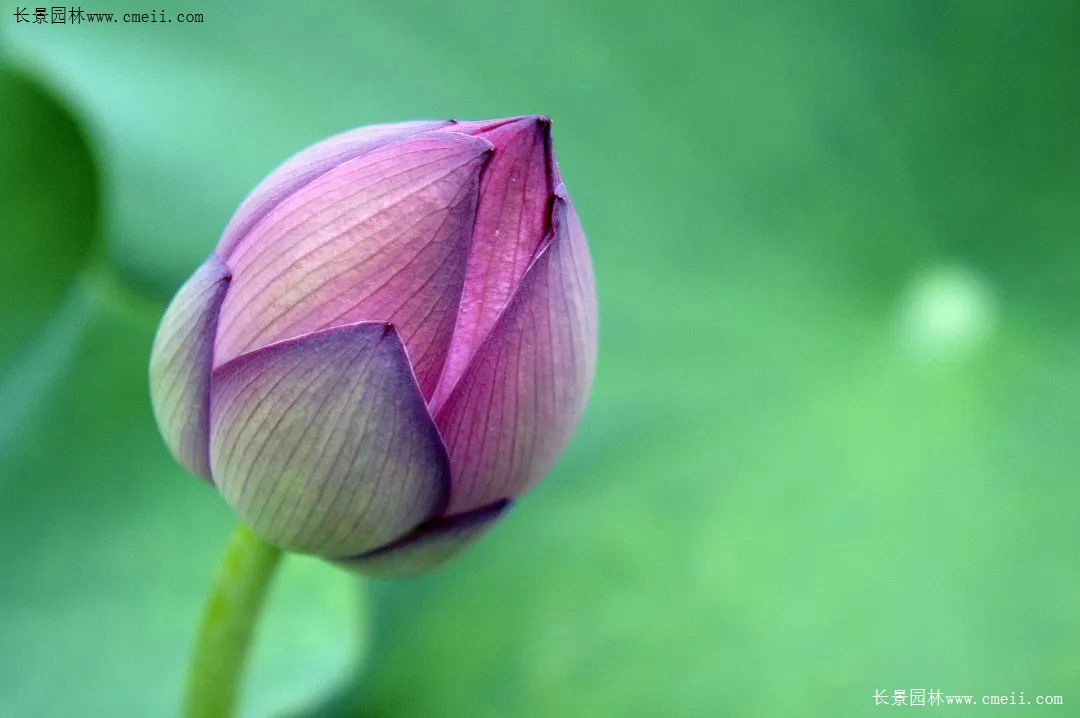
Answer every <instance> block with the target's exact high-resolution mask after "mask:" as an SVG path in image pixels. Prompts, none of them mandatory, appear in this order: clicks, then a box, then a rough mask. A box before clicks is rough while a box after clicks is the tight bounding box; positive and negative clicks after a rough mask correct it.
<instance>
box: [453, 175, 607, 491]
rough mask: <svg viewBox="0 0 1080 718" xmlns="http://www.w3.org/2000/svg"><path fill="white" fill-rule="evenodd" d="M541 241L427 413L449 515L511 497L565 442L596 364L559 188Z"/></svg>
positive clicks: (590, 296)
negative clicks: (446, 457)
mask: <svg viewBox="0 0 1080 718" xmlns="http://www.w3.org/2000/svg"><path fill="white" fill-rule="evenodd" d="M556 194H557V198H556V201H555V207H554V211H553V220H554V221H553V224H554V226H553V233H554V236H553V238H552V241H551V243H550V244H549V245H548V246H547V247H545V248H544V249H543V250H541V253H540V255H539V256H538V257H537V259H536V261H535V262H534V263H533V265H532V266H531V267H530V268H529V270H528V271H527V272H526V274H525V278H524V279H523V280H522V282H521V286H520V287H519V288H518V292H517V294H515V295H514V298H513V299H512V300H511V302H510V304H509V305H508V306H507V308H506V311H505V313H504V314H503V315H502V316H501V317H500V318H499V320H498V322H497V323H496V325H495V328H494V329H493V330H492V332H491V334H489V335H488V337H487V338H486V339H485V340H484V342H483V344H482V345H481V347H480V349H479V350H478V351H477V353H476V355H475V357H474V358H473V360H472V362H471V364H470V365H469V367H468V369H467V370H466V371H465V373H464V374H463V375H462V377H461V380H460V381H459V382H458V383H457V385H456V386H455V387H454V388H453V390H452V391H451V392H450V395H449V398H448V399H447V400H446V402H445V404H443V405H442V406H441V407H440V408H439V409H438V411H437V413H436V423H437V424H438V426H439V429H440V431H441V432H442V435H443V439H444V441H445V442H446V446H447V450H448V451H449V452H450V464H451V467H452V476H453V487H452V489H451V503H450V509H449V510H450V512H451V513H457V512H461V511H468V510H469V509H472V508H476V507H478V506H483V505H485V504H488V503H490V502H492V501H495V500H496V499H498V498H500V497H504V496H510V497H515V496H517V495H519V494H520V493H521V492H522V491H524V490H526V489H527V488H529V487H530V486H531V485H532V484H534V483H535V482H536V481H537V480H538V479H540V477H542V476H543V475H544V474H545V473H546V472H547V471H548V470H549V469H550V467H551V465H552V464H553V463H554V461H555V459H556V458H557V456H558V455H559V453H560V452H561V451H562V449H563V448H564V447H565V445H566V443H567V442H568V441H569V439H570V436H571V434H572V433H573V431H574V429H575V427H576V425H577V422H578V420H579V418H580V417H581V414H582V412H583V411H584V408H585V401H586V398H587V396H588V392H589V387H590V386H591V384H592V378H593V373H594V371H595V366H596V291H595V285H594V280H593V272H592V263H591V260H590V257H589V250H588V247H587V245H586V244H585V235H584V232H583V231H582V229H581V224H580V222H579V221H578V217H577V213H576V212H575V211H574V208H573V205H572V204H571V203H570V200H569V198H568V197H566V195H565V191H564V189H563V188H562V187H560V188H559V189H557V190H556Z"/></svg>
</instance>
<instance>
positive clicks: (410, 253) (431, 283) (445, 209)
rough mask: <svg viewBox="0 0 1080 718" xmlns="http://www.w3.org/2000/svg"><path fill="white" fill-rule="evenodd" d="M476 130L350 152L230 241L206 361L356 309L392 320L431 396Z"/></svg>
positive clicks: (466, 234) (473, 187) (470, 184)
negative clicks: (214, 340)
mask: <svg viewBox="0 0 1080 718" xmlns="http://www.w3.org/2000/svg"><path fill="white" fill-rule="evenodd" d="M491 151H492V146H491V144H490V143H489V142H487V141H486V140H483V139H480V138H476V137H469V136H467V135H461V134H456V133H442V132H437V133H426V134H421V135H414V136H411V137H407V138H405V139H401V140H398V141H396V142H394V143H392V144H389V145H386V146H383V147H378V148H376V149H373V150H371V151H369V152H367V153H365V154H363V155H362V156H360V157H357V158H356V159H353V160H349V161H347V162H345V163H343V164H341V165H339V166H337V167H335V168H334V169H332V170H330V171H328V172H326V173H325V174H323V175H322V176H320V177H319V178H318V179H316V180H313V181H312V182H310V183H309V184H307V185H306V186H304V187H303V188H302V189H300V190H298V191H296V192H295V193H293V194H292V195H290V196H289V197H287V198H286V199H284V200H283V201H282V202H281V203H280V204H278V205H277V206H276V207H274V209H272V210H271V211H270V212H269V213H268V214H267V215H266V216H265V217H263V219H262V220H261V221H260V222H259V223H258V224H257V225H256V226H255V227H254V228H252V230H251V231H250V232H249V233H248V234H247V235H246V236H245V237H244V238H243V239H242V240H241V241H240V243H239V244H238V245H237V246H236V248H235V250H234V251H233V253H232V255H231V256H230V257H229V259H228V263H229V267H230V268H231V269H232V272H233V282H232V287H231V289H230V292H229V296H228V297H227V298H226V300H225V303H224V305H223V306H222V308H221V322H220V325H219V329H218V344H217V361H218V362H219V363H220V362H223V361H227V360H228V359H230V358H232V357H235V356H237V355H239V354H242V353H244V352H247V351H251V350H252V349H255V348H257V347H260V346H263V345H265V344H268V343H271V342H275V341H280V340H282V339H287V338H290V337H295V336H300V335H302V334H306V333H308V332H313V331H318V330H321V329H326V328H328V327H333V326H340V325H343V324H351V323H354V322H359V321H388V322H392V323H393V324H394V326H395V327H396V328H397V330H398V331H399V332H400V334H401V337H402V339H403V340H404V342H405V346H406V348H407V349H408V352H409V356H410V358H411V360H412V364H413V367H414V369H415V371H416V376H417V379H418V381H419V382H420V386H421V389H422V391H423V393H424V396H425V397H427V396H430V395H431V393H432V392H433V391H434V389H435V384H436V383H437V382H438V378H439V374H440V373H441V371H442V367H443V363H444V361H445V358H446V352H447V349H448V347H449V344H450V337H451V333H452V332H453V327H454V321H455V317H456V313H457V308H458V302H459V300H460V297H461V287H462V283H463V281H464V276H465V264H466V259H467V255H468V249H469V243H470V237H471V233H472V226H473V220H474V216H475V213H476V202H477V195H478V189H479V177H480V170H481V168H482V167H483V166H484V164H485V162H487V160H488V157H489V155H490V154H491Z"/></svg>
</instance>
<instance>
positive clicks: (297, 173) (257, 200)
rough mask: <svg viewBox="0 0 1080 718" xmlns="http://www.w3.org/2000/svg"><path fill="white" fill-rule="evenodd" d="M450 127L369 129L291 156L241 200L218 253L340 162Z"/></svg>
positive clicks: (222, 253) (408, 124)
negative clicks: (408, 137) (280, 203)
mask: <svg viewBox="0 0 1080 718" xmlns="http://www.w3.org/2000/svg"><path fill="white" fill-rule="evenodd" d="M449 124H451V123H450V121H449V120H447V121H422V122H399V123H395V124H387V125H370V126H368V127H360V128H358V129H355V130H349V131H348V132H342V133H341V134H338V135H334V136H333V137H330V138H328V139H325V140H323V141H322V142H319V143H318V144H315V145H312V146H311V147H308V148H307V149H305V150H302V151H301V152H299V153H297V154H295V155H293V156H292V157H290V158H289V159H288V160H286V161H285V162H284V163H283V164H281V165H280V166H279V167H278V168H277V169H275V170H274V171H273V172H271V173H270V175H269V176H267V177H266V179H264V180H263V181H262V182H260V183H259V184H258V186H257V187H255V189H254V190H252V191H251V194H249V195H248V196H247V197H246V198H245V199H244V201H243V203H241V205H240V208H239V209H238V210H236V214H234V215H233V218H232V220H230V221H229V226H228V227H226V228H225V232H224V233H223V234H222V235H221V241H220V242H219V243H218V248H217V253H218V254H219V255H220V256H222V257H225V258H226V259H228V257H229V255H230V254H232V251H233V250H234V249H235V248H236V245H237V244H239V242H240V240H241V239H243V238H244V236H245V235H247V233H248V232H250V231H251V228H252V227H254V226H255V224H256V223H257V222H258V221H259V220H261V219H262V218H263V217H265V216H266V215H267V213H268V212H270V210H272V209H273V208H274V207H275V206H276V205H277V204H278V203H279V202H281V200H283V199H285V198H286V197H288V196H289V195H291V194H292V193H294V192H296V191H297V190H299V189H300V188H302V187H303V186H304V185H306V184H308V183H309V182H311V181H312V180H314V179H315V178H317V177H319V176H320V175H322V174H325V173H326V172H328V171H329V170H332V169H333V168H334V167H337V166H338V165H339V164H341V163H342V162H347V161H348V160H351V159H353V158H355V157H359V156H360V155H362V154H364V153H365V152H368V151H370V150H373V149H375V148H376V147H381V146H383V145H385V144H387V143H388V142H392V141H393V140H395V139H397V138H399V137H407V136H409V135H413V134H417V133H419V132H425V131H427V130H433V129H437V128H439V127H443V126H445V125H449Z"/></svg>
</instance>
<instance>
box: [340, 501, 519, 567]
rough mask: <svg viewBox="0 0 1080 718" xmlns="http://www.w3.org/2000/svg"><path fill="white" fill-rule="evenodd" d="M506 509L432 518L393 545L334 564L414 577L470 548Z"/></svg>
mask: <svg viewBox="0 0 1080 718" xmlns="http://www.w3.org/2000/svg"><path fill="white" fill-rule="evenodd" d="M509 507H510V502H509V501H508V500H503V501H496V502H495V503H493V504H489V505H488V506H483V507H481V508H479V509H475V510H473V511H468V512H465V513H461V514H456V515H454V516H444V517H442V518H438V519H433V520H431V521H428V522H427V523H425V524H422V525H421V526H418V527H417V528H416V530H414V531H413V532H412V533H410V534H409V535H408V536H405V537H403V538H401V539H398V540H397V541H394V542H393V543H391V544H389V545H387V546H383V547H381V548H377V549H375V550H374V551H369V552H368V553H365V554H361V555H359V556H354V557H352V558H348V559H341V560H340V561H337V563H338V564H339V565H341V566H345V567H347V568H351V569H355V570H357V571H360V572H361V573H365V574H368V575H371V576H380V577H384V578H403V577H407V576H415V575H416V574H419V573H423V572H424V571H427V570H428V569H431V568H434V567H436V566H438V565H439V564H441V563H445V562H446V561H448V560H450V559H451V558H453V557H454V556H456V555H458V554H459V553H461V552H462V551H464V550H465V549H467V548H469V547H470V546H472V544H473V543H475V542H476V540H477V539H479V538H480V537H481V536H482V535H483V534H484V532H486V531H487V530H488V529H489V528H491V527H492V526H494V525H495V523H496V522H497V521H498V520H499V519H500V518H502V516H503V514H505V513H506V510H507V509H508V508H509Z"/></svg>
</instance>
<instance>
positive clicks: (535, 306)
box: [150, 117, 596, 574]
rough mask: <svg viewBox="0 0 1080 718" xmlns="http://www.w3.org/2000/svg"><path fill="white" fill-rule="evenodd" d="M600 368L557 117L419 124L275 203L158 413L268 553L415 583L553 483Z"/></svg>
mask: <svg viewBox="0 0 1080 718" xmlns="http://www.w3.org/2000/svg"><path fill="white" fill-rule="evenodd" d="M595 360H596V296H595V289H594V283H593V273H592V265H591V261H590V258H589V250H588V247H587V245H586V242H585V235H584V233H583V232H582V228H581V224H580V222H579V220H578V217H577V213H576V212H575V210H574V207H573V205H572V204H571V202H570V197H569V195H568V194H567V192H566V188H565V186H564V185H563V183H562V179H561V177H560V175H559V168H558V165H557V163H556V161H555V156H554V153H553V152H552V147H551V136H550V122H549V121H548V120H547V118H544V117H517V118H511V119H502V120H492V121H487V122H454V121H448V122H415V123H407V124H398V125H381V126H374V127H365V128H361V129H358V130H354V131H352V132H347V133H344V134H342V135H339V136H336V137H333V138H330V139H328V140H325V141H323V142H321V143H319V144H317V145H315V146H313V147H310V148H308V149H307V150H304V151H303V152H301V153H299V154H298V155H296V156H294V157H293V158H292V159H290V160H288V161H287V162H286V163H285V164H283V165H282V166H281V167H279V168H278V169H277V170H275V171H274V172H273V173H271V175H270V176H269V177H267V178H266V179H265V180H264V181H263V182H262V183H261V184H260V185H259V186H258V187H256V188H255V190H254V191H253V192H252V193H251V195H250V196H249V197H248V198H247V199H246V200H245V201H244V203H243V204H242V205H241V207H240V209H239V210H238V211H237V213H236V215H235V216H234V217H233V218H232V221H231V222H230V223H229V225H228V226H227V227H226V229H225V232H224V234H223V236H222V238H221V241H220V243H219V244H218V247H217V249H216V250H215V251H214V253H213V254H212V255H211V256H210V258H209V259H207V260H206V262H205V263H203V265H202V266H201V267H199V269H198V270H196V272H195V273H194V274H193V275H192V277H191V278H190V279H189V280H188V281H187V283H185V284H184V286H183V287H182V288H181V289H180V291H179V292H178V294H177V295H176V297H175V298H174V299H173V301H172V304H171V305H170V306H169V308H168V310H167V311H166V313H165V316H164V318H163V319H162V323H161V327H160V328H159V330H158V334H157V337H156V338H155V341H154V348H153V355H152V358H151V365H150V377H151V395H152V398H153V405H154V413H155V416H156V417H157V421H158V424H159V426H160V427H161V431H162V434H163V435H164V437H165V440H166V442H167V443H168V445H169V447H170V449H171V450H172V452H173V453H174V455H175V456H176V457H177V459H178V460H179V461H180V462H181V463H183V464H184V465H185V466H186V467H187V468H188V469H189V470H191V471H192V472H194V473H197V474H200V475H202V476H204V477H205V478H207V479H208V480H209V481H211V482H212V483H213V484H214V485H215V486H216V487H217V488H218V490H220V492H221V493H222V495H223V496H224V497H225V499H226V501H228V503H229V504H230V505H231V506H232V507H233V508H234V509H235V510H236V511H237V513H238V514H239V515H240V517H241V518H242V519H243V520H244V521H245V522H246V523H247V524H248V525H250V526H251V527H252V529H253V530H254V531H255V532H256V533H258V534H260V535H261V536H262V537H263V538H265V539H266V540H267V541H269V542H271V543H273V544H276V545H278V546H280V547H282V548H285V549H289V550H293V551H299V552H304V553H312V554H316V555H320V556H323V557H325V558H328V559H330V560H333V561H337V562H340V563H342V564H345V565H349V566H352V567H355V568H357V569H359V570H361V571H367V572H370V573H380V574H404V573H414V572H417V571H421V570H424V569H426V568H428V567H430V566H433V565H435V564H437V563H439V562H441V561H443V560H445V559H446V558H448V557H449V556H450V555H452V554H454V553H455V552H457V551H459V550H460V549H461V548H463V547H464V546H465V545H467V544H468V543H469V542H470V541H471V540H473V539H474V538H475V537H477V536H478V535H479V534H480V533H481V532H483V530H484V529H486V528H487V527H489V526H490V525H491V524H492V523H494V521H495V520H496V519H498V518H499V516H501V515H502V514H503V513H504V512H505V510H506V509H507V507H508V506H509V505H510V504H511V503H512V502H513V501H514V500H515V499H516V498H517V497H518V496H519V495H521V494H522V492H524V491H525V490H527V489H528V488H529V487H531V486H532V485H533V484H535V483H536V482H537V481H538V480H539V479H540V478H541V477H543V475H544V474H545V473H546V472H547V471H548V470H549V469H550V467H551V465H552V464H553V462H554V461H555V459H556V458H557V456H558V455H559V453H560V452H561V451H562V449H563V448H564V447H565V445H566V444H567V442H568V440H569V439H570V436H571V434H572V433H573V431H574V429H575V427H576V425H577V422H578V420H579V418H580V417H581V414H582V411H583V409H584V407H585V401H586V398H587V395H588V392H589V387H590V384H591V382H592V377H593V373H594V368H595Z"/></svg>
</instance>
